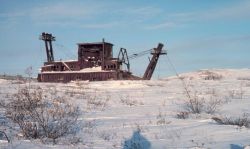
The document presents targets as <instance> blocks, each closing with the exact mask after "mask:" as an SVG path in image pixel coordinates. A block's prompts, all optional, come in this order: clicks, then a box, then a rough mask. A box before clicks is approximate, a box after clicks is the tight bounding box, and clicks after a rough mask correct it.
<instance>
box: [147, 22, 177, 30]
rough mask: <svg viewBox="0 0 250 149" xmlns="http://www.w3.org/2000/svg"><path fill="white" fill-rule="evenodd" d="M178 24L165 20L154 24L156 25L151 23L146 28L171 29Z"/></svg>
mask: <svg viewBox="0 0 250 149" xmlns="http://www.w3.org/2000/svg"><path fill="white" fill-rule="evenodd" d="M176 26H177V24H176V23H174V22H163V23H160V24H154V25H150V26H146V27H145V29H149V30H154V29H170V28H173V27H176Z"/></svg>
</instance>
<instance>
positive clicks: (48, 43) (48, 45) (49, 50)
mask: <svg viewBox="0 0 250 149" xmlns="http://www.w3.org/2000/svg"><path fill="white" fill-rule="evenodd" d="M39 39H40V40H43V41H44V43H45V49H46V54H47V62H54V54H53V47H52V41H55V40H56V38H55V37H54V36H52V34H49V33H45V32H43V33H42V35H40V38H39Z"/></svg>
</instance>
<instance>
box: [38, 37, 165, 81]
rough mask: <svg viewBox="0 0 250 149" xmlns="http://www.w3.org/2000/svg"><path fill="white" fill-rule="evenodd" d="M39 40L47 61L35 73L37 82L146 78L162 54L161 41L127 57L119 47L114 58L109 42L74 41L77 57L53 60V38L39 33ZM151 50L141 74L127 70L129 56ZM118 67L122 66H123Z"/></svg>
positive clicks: (125, 52)
mask: <svg viewBox="0 0 250 149" xmlns="http://www.w3.org/2000/svg"><path fill="white" fill-rule="evenodd" d="M40 40H43V41H44V43H45V49H46V54H47V62H44V66H42V67H41V70H40V72H39V73H38V77H37V79H38V81H39V82H70V81H72V80H89V81H105V80H150V79H151V77H152V75H153V72H154V70H155V67H156V64H157V62H158V59H159V57H160V55H163V54H166V52H165V51H164V50H162V48H163V44H161V43H159V44H158V46H157V47H156V48H153V49H150V50H146V51H142V52H140V53H138V54H133V55H131V56H128V54H127V50H126V49H124V48H121V49H120V51H119V54H118V56H117V57H115V58H114V57H113V44H112V43H108V42H105V41H104V39H103V41H102V42H94V43H78V60H70V61H62V60H60V61H55V60H54V55H53V46H52V41H55V37H54V36H52V34H49V33H42V35H41V36H40ZM148 53H151V54H152V57H151V59H150V60H149V64H148V66H147V69H146V71H145V73H144V75H143V77H142V78H141V77H138V76H135V75H133V74H132V73H131V72H130V63H129V60H130V59H134V58H136V57H139V56H142V55H145V54H148ZM122 66H125V68H124V69H123V67H122Z"/></svg>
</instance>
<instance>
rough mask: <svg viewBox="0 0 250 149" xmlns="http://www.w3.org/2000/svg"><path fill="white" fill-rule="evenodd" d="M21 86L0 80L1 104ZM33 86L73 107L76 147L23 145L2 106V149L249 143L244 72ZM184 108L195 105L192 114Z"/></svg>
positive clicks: (234, 146)
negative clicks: (78, 112) (76, 124)
mask: <svg viewBox="0 0 250 149" xmlns="http://www.w3.org/2000/svg"><path fill="white" fill-rule="evenodd" d="M27 85H28V83H22V82H20V81H16V80H4V79H0V98H1V99H3V100H7V99H9V98H11V96H12V94H13V93H17V91H18V89H19V88H22V87H24V86H27ZM36 86H39V87H41V88H42V89H43V90H44V91H45V92H51V91H53V92H54V93H55V94H58V95H61V96H63V97H65V98H66V99H67V101H68V102H70V103H71V104H73V105H75V106H79V108H80V109H81V115H80V117H79V118H78V121H79V122H81V123H80V124H81V125H82V129H81V130H79V132H78V133H77V134H76V136H74V137H75V138H77V140H78V141H77V142H78V143H72V142H70V141H68V140H67V138H66V137H65V138H60V139H59V140H58V142H57V144H55V145H54V144H53V143H51V142H45V143H42V141H41V140H40V139H30V140H27V139H25V138H24V137H22V134H21V132H20V130H19V128H18V127H17V126H16V125H14V124H13V123H12V122H11V121H9V120H8V119H6V118H5V117H4V113H5V111H4V109H3V108H2V109H1V111H0V112H1V115H0V123H1V127H0V131H5V132H6V133H7V135H8V136H9V138H10V139H11V143H8V142H7V141H6V139H5V137H4V136H3V135H1V134H0V139H1V140H0V148H17V149H25V148H58V149H59V148H60V149H61V148H86V149H89V148H93V149H112V148H117V149H120V148H122V149H129V148H133V147H132V146H133V145H134V148H136V147H135V146H136V145H137V147H138V146H141V148H145V149H149V148H152V149H186V148H211V149H239V148H244V147H245V148H249V147H246V146H247V145H250V108H249V107H250V70H249V69H240V70H229V69H226V70H222V69H221V70H200V71H197V72H191V73H185V74H181V75H180V76H179V78H178V77H176V76H173V77H168V78H164V79H161V80H151V81H102V82H87V81H76V82H71V83H67V84H61V83H37V82H32V83H31V87H34V88H35V87H36ZM193 100H195V101H194V102H192V101H193ZM190 103H191V104H197V105H198V109H196V110H198V111H197V112H194V111H192V106H194V105H190ZM242 119H244V122H245V123H244V125H243V126H241V127H240V126H238V125H237V121H240V120H242ZM220 121H221V123H220ZM230 121H233V122H235V123H234V124H233V123H230ZM247 122H249V123H247ZM10 125H11V126H12V127H14V128H10Z"/></svg>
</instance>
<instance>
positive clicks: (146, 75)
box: [143, 43, 166, 80]
mask: <svg viewBox="0 0 250 149" xmlns="http://www.w3.org/2000/svg"><path fill="white" fill-rule="evenodd" d="M162 48H163V44H162V43H159V44H158V47H157V48H154V49H153V51H152V52H151V54H152V55H153V57H152V58H151V60H150V62H149V64H148V67H147V69H146V71H145V73H144V75H143V79H144V80H150V79H151V77H152V75H153V73H154V70H155V67H156V64H157V62H158V59H159V57H160V55H162V54H166V53H165V52H162Z"/></svg>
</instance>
